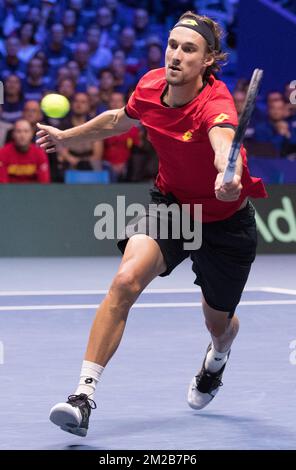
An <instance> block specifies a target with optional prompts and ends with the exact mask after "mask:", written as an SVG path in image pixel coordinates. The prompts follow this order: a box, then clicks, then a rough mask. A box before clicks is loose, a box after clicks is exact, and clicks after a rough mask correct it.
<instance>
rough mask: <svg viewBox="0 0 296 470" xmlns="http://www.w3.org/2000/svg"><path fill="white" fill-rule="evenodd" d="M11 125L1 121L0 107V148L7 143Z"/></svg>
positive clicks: (0, 112) (0, 108)
mask: <svg viewBox="0 0 296 470" xmlns="http://www.w3.org/2000/svg"><path fill="white" fill-rule="evenodd" d="M12 128H13V125H12V124H10V123H8V122H6V121H4V120H3V119H2V107H1V106H0V147H3V145H4V144H5V143H6V142H8V140H9V135H10V132H11V129H12Z"/></svg>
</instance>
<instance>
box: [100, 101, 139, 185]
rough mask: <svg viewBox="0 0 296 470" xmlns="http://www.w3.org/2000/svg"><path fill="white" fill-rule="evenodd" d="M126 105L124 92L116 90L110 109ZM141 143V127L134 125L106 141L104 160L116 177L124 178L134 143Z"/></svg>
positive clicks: (110, 102)
mask: <svg viewBox="0 0 296 470" xmlns="http://www.w3.org/2000/svg"><path fill="white" fill-rule="evenodd" d="M124 105H125V101H124V95H123V93H118V92H114V93H112V95H111V98H110V101H109V109H119V108H123V107H124ZM138 143H139V129H138V128H137V127H136V126H134V127H132V128H131V129H129V130H128V131H127V132H125V133H124V134H120V135H115V136H113V137H109V138H108V139H105V141H104V153H103V160H104V161H106V162H108V164H109V165H110V166H111V168H112V170H113V172H114V173H115V175H116V178H117V179H119V178H124V177H125V174H126V169H127V162H128V160H129V158H130V156H131V149H132V146H133V145H138Z"/></svg>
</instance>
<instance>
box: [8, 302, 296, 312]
mask: <svg viewBox="0 0 296 470" xmlns="http://www.w3.org/2000/svg"><path fill="white" fill-rule="evenodd" d="M247 305H296V300H246V301H242V302H240V304H239V306H240V307H241V306H247ZM97 307H98V305H97V304H93V305H92V304H89V305H88V304H87V305H83V304H82V305H79V304H77V305H75V304H73V305H67V304H65V305H15V306H13V305H9V306H7V307H5V306H1V307H0V311H16V310H20V311H21V310H84V309H96V308H97ZM161 307H169V308H184V307H185V308H186V307H201V302H179V303H176V302H162V303H145V304H141V303H138V304H134V305H133V306H132V308H161Z"/></svg>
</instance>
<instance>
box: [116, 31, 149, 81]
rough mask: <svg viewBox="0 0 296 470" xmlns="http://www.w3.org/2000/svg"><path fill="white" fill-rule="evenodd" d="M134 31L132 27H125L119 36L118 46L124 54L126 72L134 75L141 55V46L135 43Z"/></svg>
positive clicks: (138, 67) (140, 62)
mask: <svg viewBox="0 0 296 470" xmlns="http://www.w3.org/2000/svg"><path fill="white" fill-rule="evenodd" d="M135 41H136V33H135V30H134V28H131V27H129V26H127V27H125V28H124V29H123V30H122V31H121V33H120V37H119V48H120V49H121V50H123V52H124V54H125V63H126V69H127V72H129V73H131V74H132V75H135V74H136V73H137V72H138V71H139V69H140V67H141V65H142V57H143V52H144V51H143V48H139V47H137V46H136V44H135Z"/></svg>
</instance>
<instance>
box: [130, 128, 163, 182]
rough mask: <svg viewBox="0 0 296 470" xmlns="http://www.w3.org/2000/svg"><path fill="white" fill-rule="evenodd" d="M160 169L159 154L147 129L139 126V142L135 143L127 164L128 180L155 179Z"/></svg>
mask: <svg viewBox="0 0 296 470" xmlns="http://www.w3.org/2000/svg"><path fill="white" fill-rule="evenodd" d="M157 171H158V158H157V154H156V152H155V150H154V148H153V147H152V145H151V143H150V142H149V140H148V139H147V131H146V129H145V128H144V127H142V126H141V127H140V128H139V139H138V143H136V142H135V143H134V145H133V147H132V149H131V155H130V158H129V160H128V165H127V175H126V181H129V182H132V183H139V182H141V181H151V182H152V181H154V179H155V177H156V175H157Z"/></svg>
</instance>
